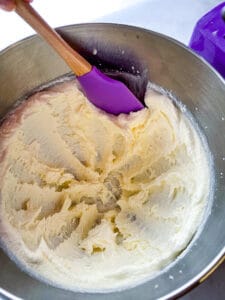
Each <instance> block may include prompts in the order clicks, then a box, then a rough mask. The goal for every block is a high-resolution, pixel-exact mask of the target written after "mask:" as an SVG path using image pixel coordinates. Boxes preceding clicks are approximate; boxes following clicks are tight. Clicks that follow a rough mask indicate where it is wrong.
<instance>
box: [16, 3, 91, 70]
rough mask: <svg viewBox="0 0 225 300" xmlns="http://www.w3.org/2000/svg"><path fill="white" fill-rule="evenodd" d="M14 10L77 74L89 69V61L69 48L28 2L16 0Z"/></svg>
mask: <svg viewBox="0 0 225 300" xmlns="http://www.w3.org/2000/svg"><path fill="white" fill-rule="evenodd" d="M15 11H16V13H17V14H18V15H20V16H21V17H22V18H23V19H24V20H25V21H26V22H27V23H28V24H29V25H30V26H31V27H32V28H33V29H34V30H35V31H36V32H38V33H39V34H40V35H41V36H42V37H43V38H44V39H45V40H46V41H47V42H48V43H49V44H50V45H51V46H52V47H53V48H54V49H55V50H56V51H57V52H58V54H59V55H60V56H61V57H62V58H63V59H64V60H65V62H66V63H67V64H68V66H69V67H70V68H71V69H72V70H73V72H74V73H75V74H76V75H77V76H81V75H84V74H86V73H88V72H90V71H91V69H92V66H91V65H90V64H89V62H88V61H86V59H85V58H83V57H82V56H81V55H80V54H79V53H77V52H76V51H75V50H74V49H73V48H71V47H70V46H69V45H68V44H67V43H66V42H65V41H64V40H63V39H62V38H61V36H60V35H59V34H58V33H57V32H56V31H55V30H54V29H52V28H51V27H50V26H49V25H48V24H47V23H46V22H45V21H44V20H43V19H42V18H41V16H40V15H39V14H38V13H37V12H36V11H35V10H34V8H33V7H32V6H31V5H30V4H29V3H26V2H24V1H23V0H16V9H15Z"/></svg>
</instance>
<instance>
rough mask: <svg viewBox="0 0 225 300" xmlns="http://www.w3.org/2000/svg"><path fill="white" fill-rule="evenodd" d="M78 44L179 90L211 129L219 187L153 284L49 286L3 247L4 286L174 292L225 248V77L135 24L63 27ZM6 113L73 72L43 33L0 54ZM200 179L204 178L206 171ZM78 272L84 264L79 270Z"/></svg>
mask: <svg viewBox="0 0 225 300" xmlns="http://www.w3.org/2000/svg"><path fill="white" fill-rule="evenodd" d="M59 32H60V33H61V34H62V35H63V36H64V38H65V39H66V40H67V41H68V42H69V43H71V44H72V45H73V46H74V47H75V48H76V49H77V50H79V51H80V52H81V53H82V54H84V55H85V56H86V57H87V58H89V59H90V60H91V62H92V61H95V63H96V64H97V65H99V64H100V66H101V64H105V65H108V66H110V61H112V62H113V64H114V65H117V66H120V67H121V66H122V68H125V69H127V68H130V71H137V72H141V73H142V72H144V70H146V69H147V70H148V71H149V74H150V79H151V81H153V82H154V83H156V84H158V85H160V86H163V87H164V88H166V89H167V90H169V91H172V92H173V93H174V94H175V95H176V97H177V98H178V99H182V102H183V104H184V105H185V106H186V107H187V109H188V110H189V111H190V112H191V113H192V115H193V116H194V118H195V120H196V121H197V123H198V124H199V126H200V128H201V129H202V131H203V132H204V134H205V136H206V139H207V142H208V144H209V148H210V150H211V153H212V157H213V164H214V175H213V174H212V177H215V178H214V179H213V180H214V190H213V192H212V197H211V198H212V199H211V201H209V205H208V209H207V210H208V211H207V212H206V214H205V220H204V221H203V223H202V226H200V228H199V230H198V232H197V233H196V235H195V237H194V238H193V240H192V241H191V243H190V244H189V246H188V247H187V249H186V250H185V251H184V252H183V253H181V254H180V255H179V257H178V258H177V259H176V260H175V261H174V262H173V263H172V264H170V265H169V266H168V267H166V268H165V269H164V270H162V271H161V272H160V273H159V274H157V276H155V277H154V278H152V279H150V280H149V281H147V282H146V283H144V284H142V285H139V286H137V287H134V288H132V289H128V290H123V291H118V292H114V293H109V294H81V293H76V294H74V293H73V292H70V291H66V290H62V289H58V288H55V287H52V286H48V285H46V284H45V283H42V282H40V281H38V280H36V279H35V278H32V277H30V276H29V275H28V274H26V273H24V272H23V271H21V270H20V269H19V268H18V267H17V266H16V264H15V263H14V262H12V261H11V260H10V259H9V258H8V257H7V256H6V254H4V253H3V252H0V266H1V269H0V288H1V289H0V291H1V292H2V293H3V294H5V295H6V291H8V292H9V293H11V294H12V295H11V296H10V295H9V294H8V297H13V295H16V296H17V297H21V298H25V299H35V300H38V299H76V300H97V299H98V300H101V299H107V300H110V299H117V300H122V299H123V300H126V299H148V300H150V299H158V298H161V299H168V298H173V297H175V296H178V295H180V294H182V293H184V292H185V291H187V290H189V289H190V288H191V287H193V286H195V285H197V284H198V283H200V282H202V281H203V280H204V279H205V278H207V276H208V275H209V274H210V273H211V272H212V271H213V270H214V268H215V266H217V265H218V264H219V263H221V262H222V260H223V255H224V253H225V230H224V228H225V217H224V216H225V184H224V175H225V134H224V133H225V82H224V80H223V79H222V77H221V76H220V75H219V74H218V73H217V72H216V71H215V70H214V69H213V68H211V67H210V66H209V65H208V64H207V63H206V62H205V61H204V60H203V59H201V58H199V57H198V56H196V55H195V54H194V53H193V52H191V51H190V50H189V49H187V48H186V47H185V46H183V45H182V44H180V43H178V42H176V41H174V40H172V39H170V38H168V37H165V36H163V35H160V34H157V33H154V32H151V31H148V30H145V29H141V28H136V27H131V26H125V25H116V24H83V25H71V26H67V27H63V28H59ZM0 70H1V72H0V116H1V117H3V116H4V115H5V114H6V113H7V111H8V110H9V109H10V107H12V105H13V104H14V103H15V102H16V100H18V99H20V98H21V97H23V96H24V95H26V94H29V93H30V91H32V90H33V89H34V88H36V87H38V86H41V85H43V84H45V83H48V82H50V81H52V80H54V79H55V78H57V77H60V76H63V75H65V74H67V73H69V69H68V67H67V66H66V65H65V64H64V62H63V61H62V60H61V59H60V58H59V57H58V56H57V54H55V52H54V51H53V50H52V49H50V48H49V46H48V45H46V43H45V42H43V41H42V40H41V39H40V38H39V37H37V36H33V37H30V38H28V39H25V40H23V41H20V42H18V43H16V44H14V45H13V46H11V47H9V48H7V49H6V50H4V51H2V52H1V53H0ZM199 180H201V178H199ZM78 271H79V270H78Z"/></svg>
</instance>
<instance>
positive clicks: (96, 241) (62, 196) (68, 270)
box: [0, 81, 210, 291]
mask: <svg viewBox="0 0 225 300" xmlns="http://www.w3.org/2000/svg"><path fill="white" fill-rule="evenodd" d="M145 101H146V105H147V107H148V108H146V109H143V110H142V111H139V112H136V113H131V114H130V115H120V116H118V117H114V116H111V115H107V114H106V113H103V112H102V111H100V110H98V109H96V108H95V107H93V106H92V105H91V104H90V103H89V102H88V101H87V99H86V98H85V97H84V95H83V94H82V93H81V92H80V91H79V90H78V88H77V87H76V85H75V82H74V81H71V82H66V83H62V84H59V85H56V86H54V87H52V88H50V89H49V90H47V91H43V92H39V93H37V94H35V95H34V96H32V97H31V98H30V99H29V100H28V101H26V102H24V103H23V104H21V105H20V106H19V107H18V108H17V110H16V112H15V114H13V115H12V116H10V117H9V118H8V119H6V121H5V122H4V124H3V125H2V127H1V132H0V134H1V136H0V150H1V163H0V179H1V180H0V188H1V201H0V214H1V215H0V217H1V220H0V233H1V236H2V240H3V242H4V243H5V244H6V245H7V247H8V248H9V249H10V251H11V252H12V253H13V254H14V256H15V257H17V259H18V260H19V261H20V262H21V264H22V265H23V266H26V268H28V270H30V271H32V272H34V273H36V275H38V276H40V277H42V278H44V279H45V280H48V281H50V282H52V283H53V284H56V285H60V286H62V287H64V288H68V289H72V290H83V291H84V290H85V291H93V290H95V291H102V290H105V291H107V290H108V291H109V290H115V289H121V288H126V287H128V286H132V285H135V284H137V283H138V282H141V281H143V280H145V279H146V278H147V277H149V276H151V275H154V274H155V273H156V272H157V271H159V270H160V269H161V268H163V267H164V266H165V265H166V264H168V263H169V262H171V261H172V260H174V259H175V257H176V256H177V255H178V254H179V253H180V251H182V250H183V249H184V248H185V247H186V246H187V244H188V243H189V241H190V240H191V238H192V236H193V234H194V233H195V231H196V229H197V227H198V225H199V224H200V221H201V220H202V215H203V212H204V208H205V206H206V202H207V197H208V194H209V185H210V171H209V166H208V162H207V155H206V151H205V149H204V147H203V145H202V142H201V139H200V138H199V136H198V134H197V132H196V131H195V129H194V127H193V125H192V124H191V123H190V121H189V120H188V119H187V117H186V116H185V115H184V114H183V113H182V112H181V111H180V110H178V109H177V108H176V107H175V106H174V104H173V103H172V101H171V100H170V99H169V98H167V96H165V95H161V94H159V93H157V92H154V91H153V90H151V89H148V91H147V94H146V99H145Z"/></svg>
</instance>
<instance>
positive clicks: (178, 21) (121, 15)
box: [0, 0, 223, 50]
mask: <svg viewBox="0 0 225 300" xmlns="http://www.w3.org/2000/svg"><path fill="white" fill-rule="evenodd" d="M220 2H223V1H218V0H61V1H60V0H34V1H33V4H32V5H33V6H34V7H35V8H36V10H37V11H38V12H39V13H40V14H41V15H42V16H43V17H44V18H46V20H47V21H48V23H49V24H50V25H51V26H53V27H58V26H62V25H68V24H75V23H82V22H116V23H125V24H131V25H137V26H141V27H145V28H148V29H152V30H155V31H158V32H161V33H164V34H166V35H169V36H172V37H174V38H176V39H178V40H180V41H181V42H183V43H186V44H187V43H188V41H189V39H190V35H191V32H192V31H193V27H194V24H195V23H196V22H197V20H198V19H199V18H200V17H201V16H202V15H203V14H205V13H206V12H207V11H208V10H210V9H211V8H212V7H213V6H215V5H216V4H218V3H220ZM33 33H34V32H33V30H32V29H31V28H30V27H29V26H28V25H27V24H25V23H24V21H23V20H21V19H20V17H19V16H17V15H16V14H15V13H14V12H10V13H9V12H3V11H0V50H1V49H4V48H5V47H7V46H8V45H10V44H12V43H13V42H15V41H18V40H20V39H22V38H24V37H26V36H29V35H31V34H33Z"/></svg>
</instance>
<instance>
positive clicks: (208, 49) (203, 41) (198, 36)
mask: <svg viewBox="0 0 225 300" xmlns="http://www.w3.org/2000/svg"><path fill="white" fill-rule="evenodd" d="M189 46H190V48H192V49H193V50H194V51H195V52H196V53H198V54H199V55H201V56H202V57H204V58H205V59H206V60H207V61H208V62H209V63H210V64H211V65H212V66H213V67H214V68H215V69H216V70H217V71H218V72H219V73H220V74H221V75H222V76H223V77H225V2H223V3H221V4H220V5H218V6H216V7H215V8H214V9H212V10H211V11H210V12H208V13H207V14H206V15H204V16H203V17H202V18H201V19H200V20H199V21H198V23H197V24H196V26H195V29H194V32H193V34H192V37H191V40H190V44H189Z"/></svg>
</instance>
